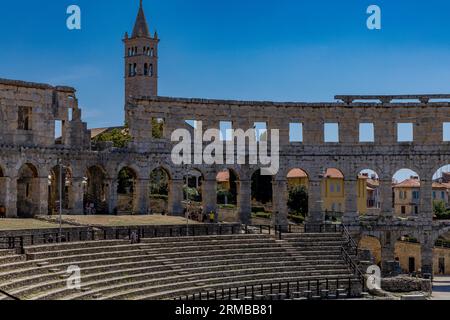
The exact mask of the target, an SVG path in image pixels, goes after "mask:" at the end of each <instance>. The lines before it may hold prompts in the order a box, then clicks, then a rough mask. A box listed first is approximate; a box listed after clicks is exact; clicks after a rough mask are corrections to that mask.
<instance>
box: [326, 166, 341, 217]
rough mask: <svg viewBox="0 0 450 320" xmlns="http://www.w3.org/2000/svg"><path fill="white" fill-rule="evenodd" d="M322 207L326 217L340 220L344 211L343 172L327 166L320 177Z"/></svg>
mask: <svg viewBox="0 0 450 320" xmlns="http://www.w3.org/2000/svg"><path fill="white" fill-rule="evenodd" d="M322 209H323V210H324V211H325V214H326V217H327V219H331V220H333V221H337V220H340V219H341V218H342V216H343V214H344V212H345V190H344V174H343V173H342V172H341V171H340V170H339V169H336V168H328V169H327V170H326V171H325V173H324V176H323V179H322Z"/></svg>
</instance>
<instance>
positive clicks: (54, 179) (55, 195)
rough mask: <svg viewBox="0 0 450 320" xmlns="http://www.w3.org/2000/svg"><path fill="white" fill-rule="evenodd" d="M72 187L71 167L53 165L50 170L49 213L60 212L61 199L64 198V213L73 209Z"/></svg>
mask: <svg viewBox="0 0 450 320" xmlns="http://www.w3.org/2000/svg"><path fill="white" fill-rule="evenodd" d="M61 173H62V175H61ZM60 177H61V179H60ZM71 188H72V173H71V171H70V170H69V168H67V167H65V166H62V167H61V168H60V166H55V167H53V168H52V170H50V174H49V175H48V214H49V215H56V214H58V213H59V209H60V202H61V199H62V209H63V213H68V211H69V210H70V209H71V208H70V201H69V196H70V194H71ZM60 189H61V194H60Z"/></svg>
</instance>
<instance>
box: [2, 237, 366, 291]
mask: <svg viewBox="0 0 450 320" xmlns="http://www.w3.org/2000/svg"><path fill="white" fill-rule="evenodd" d="M343 241H344V240H343V237H342V235H341V234H295V235H292V234H286V235H283V240H281V241H280V240H276V239H275V238H273V237H271V236H270V235H227V236H200V237H189V238H186V237H173V238H153V239H142V241H141V243H139V244H133V245H132V244H130V242H129V241H126V240H107V241H95V242H78V243H61V244H48V245H39V246H31V247H25V255H17V254H15V253H14V252H12V251H0V289H2V290H4V291H6V292H8V293H10V294H12V295H14V296H17V297H19V298H21V299H27V300H72V299H76V300H92V299H96V300H109V299H114V300H117V299H121V300H122V299H127V300H128V299H129V300H148V299H174V298H177V297H182V296H184V295H189V294H192V293H196V292H201V291H212V290H222V289H224V290H225V289H227V288H235V287H239V286H246V285H248V286H252V285H264V284H269V283H277V282H288V281H289V282H290V281H293V282H295V281H298V280H301V281H305V280H311V281H316V280H317V279H321V280H325V279H330V281H331V279H334V280H335V279H341V282H340V283H341V284H342V285H341V289H342V290H344V289H345V288H344V287H345V285H346V283H348V280H349V279H350V281H352V283H353V286H352V287H353V289H355V288H357V285H358V283H359V280H358V278H357V277H356V276H355V275H354V274H353V273H352V271H351V269H349V267H348V266H347V265H346V263H345V262H344V260H343V258H342V255H341V251H340V246H341V245H342V243H343ZM69 266H78V267H79V268H80V269H81V276H82V279H81V281H82V282H81V284H82V287H81V290H74V289H68V288H67V278H68V276H69V274H68V273H67V268H68V267H69ZM335 289H337V288H335ZM302 290H306V289H305V288H303V289H302ZM0 300H1V297H0Z"/></svg>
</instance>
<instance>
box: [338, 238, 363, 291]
mask: <svg viewBox="0 0 450 320" xmlns="http://www.w3.org/2000/svg"><path fill="white" fill-rule="evenodd" d="M341 253H342V257H343V259H344V261H345V263H347V264H348V265H349V267H350V269H351V270H352V271H353V273H354V274H355V275H356V276H357V277H358V279H359V281H360V282H361V284H362V288H363V290H364V288H365V285H366V277H365V276H364V274H363V273H362V271H361V269H360V268H359V266H358V265H357V264H356V263H355V261H354V260H353V258H352V257H351V256H350V255H349V254H348V252H347V250H345V248H344V247H341Z"/></svg>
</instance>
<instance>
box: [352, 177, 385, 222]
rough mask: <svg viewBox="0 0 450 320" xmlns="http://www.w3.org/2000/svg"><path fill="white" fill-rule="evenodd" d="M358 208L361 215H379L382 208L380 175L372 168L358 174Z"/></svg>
mask: <svg viewBox="0 0 450 320" xmlns="http://www.w3.org/2000/svg"><path fill="white" fill-rule="evenodd" d="M356 183H357V210H358V212H359V214H360V215H368V216H378V215H379V214H380V209H381V194H380V176H379V175H378V173H377V172H376V171H375V170H372V169H370V168H366V169H362V170H360V171H359V172H358V175H357V182H356Z"/></svg>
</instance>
